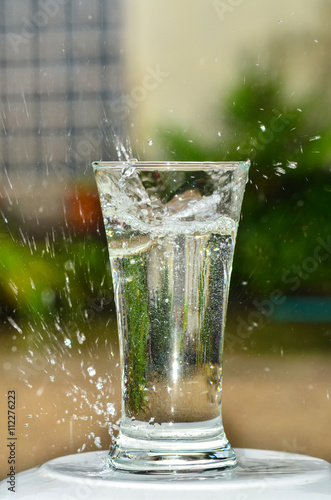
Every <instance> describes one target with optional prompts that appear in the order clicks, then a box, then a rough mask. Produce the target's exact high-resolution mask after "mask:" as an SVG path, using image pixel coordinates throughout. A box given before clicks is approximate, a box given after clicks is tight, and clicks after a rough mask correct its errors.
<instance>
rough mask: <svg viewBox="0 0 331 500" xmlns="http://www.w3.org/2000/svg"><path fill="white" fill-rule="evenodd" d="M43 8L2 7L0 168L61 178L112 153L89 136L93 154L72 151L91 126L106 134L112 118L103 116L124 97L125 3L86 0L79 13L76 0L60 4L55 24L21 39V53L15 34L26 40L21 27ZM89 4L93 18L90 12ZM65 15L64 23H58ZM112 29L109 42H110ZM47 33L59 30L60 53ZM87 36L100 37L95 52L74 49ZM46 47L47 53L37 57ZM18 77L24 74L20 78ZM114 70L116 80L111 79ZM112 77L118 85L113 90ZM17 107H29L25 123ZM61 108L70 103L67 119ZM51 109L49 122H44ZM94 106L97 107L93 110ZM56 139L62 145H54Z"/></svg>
mask: <svg viewBox="0 0 331 500" xmlns="http://www.w3.org/2000/svg"><path fill="white" fill-rule="evenodd" d="M42 1H44V3H45V2H47V0H42ZM52 1H53V2H56V0H52ZM40 5H41V2H40V1H39V0H28V1H27V2H26V3H23V2H22V0H4V1H3V2H2V5H1V8H0V17H1V23H0V41H2V42H5V43H2V45H1V52H0V75H1V78H0V149H1V151H0V162H1V164H2V168H1V170H3V171H4V170H6V171H7V172H12V171H19V172H20V173H22V172H24V171H26V172H28V173H29V174H31V173H35V174H36V175H38V176H40V175H43V174H45V173H47V174H49V173H52V172H53V173H55V174H56V175H58V176H59V175H60V176H64V175H67V174H74V175H77V174H78V175H79V174H80V173H82V174H83V173H84V171H85V170H86V163H87V162H89V161H90V160H94V159H100V158H101V157H102V153H103V152H105V151H106V152H107V158H108V159H109V157H111V155H112V148H111V147H109V144H107V146H105V145H104V141H102V142H100V141H99V142H100V143H98V144H96V143H95V142H94V143H93V141H91V144H90V146H91V148H90V149H91V151H89V154H88V155H84V154H82V153H81V152H80V153H79V154H78V153H77V154H75V152H76V151H77V148H79V145H80V144H81V143H82V140H84V138H85V141H86V140H87V139H86V137H87V136H88V134H89V132H90V131H93V130H97V129H99V130H101V131H102V129H103V123H104V122H105V121H108V122H111V120H112V117H111V116H107V119H106V120H105V111H104V110H109V109H110V107H111V106H110V105H111V103H112V102H113V100H114V99H117V98H118V97H119V96H120V94H121V88H120V81H121V78H120V77H119V75H118V74H119V73H120V72H121V58H120V47H119V43H120V41H119V38H120V37H119V35H120V29H121V26H120V25H119V20H120V15H121V13H120V0H90V3H88V2H85V5H84V9H85V10H84V12H85V14H82V11H81V12H79V11H78V9H80V6H81V2H80V1H79V0H73V1H70V2H67V3H65V5H63V6H61V5H58V10H59V12H60V9H63V12H62V11H61V12H60V14H61V16H60V15H59V19H58V20H56V19H54V18H53V19H51V21H52V22H50V23H49V25H46V26H41V25H40V26H36V25H35V30H33V31H31V32H30V38H29V39H27V38H25V39H24V42H22V43H20V44H19V49H20V50H14V49H15V47H14V46H13V36H23V38H24V26H26V25H27V21H28V22H29V23H33V22H34V20H35V19H36V16H37V15H38V12H40V9H41V7H40ZM20 8H22V12H23V10H24V13H23V14H21V11H20ZM89 9H91V13H93V16H92V15H91V16H89ZM78 14H79V15H78ZM61 17H62V18H63V19H64V22H63V21H62V22H60V18H61ZM91 17H93V19H91ZM110 32H111V33H112V38H111V39H112V41H113V42H112V44H110V43H109V39H110V37H109V33H110ZM50 33H55V34H56V33H58V34H59V40H63V39H64V42H63V41H62V42H61V43H63V51H62V52H63V57H58V56H57V57H54V53H55V51H54V50H53V49H54V48H55V47H52V46H50V47H48V46H45V45H43V46H42V43H43V41H44V40H45V38H44V37H45V36H46V37H47V34H50ZM82 33H84V35H85V36H86V37H87V40H88V39H89V36H92V34H93V36H94V37H95V36H96V33H97V36H98V39H99V41H98V43H97V45H96V46H95V50H94V52H93V53H91V47H89V50H88V55H87V54H85V53H84V50H83V49H81V48H79V53H76V52H75V49H74V39H75V35H76V34H79V36H80V37H81V36H82ZM63 34H64V38H63V36H62V35H63ZM46 41H47V40H46ZM48 43H49V42H48ZM59 43H60V41H59ZM87 43H88V42H87ZM41 47H42V49H43V50H42V52H43V56H41V55H40V52H41ZM45 47H46V48H45ZM46 49H47V50H48V49H49V56H48V54H47V53H46V55H45V51H46V52H47V50H46ZM57 49H60V47H59V46H58V47H57ZM57 52H59V50H58V51H57ZM80 68H81V70H80ZM25 70H26V72H25ZM54 70H55V71H54ZM79 71H84V78H85V81H86V82H87V86H86V87H83V86H80V84H81V80H80V73H79ZM48 72H50V73H49V75H50V76H49V77H47V73H48ZM45 74H46V76H45ZM52 74H53V76H52ZM16 75H20V77H19V78H18V79H15V76H16ZM114 75H115V76H116V78H115V79H114V78H110V76H113V77H114ZM117 75H118V78H117ZM48 78H49V81H48ZM110 81H113V82H114V81H115V82H116V85H114V86H113V87H112V88H110V85H109V82H110ZM89 82H91V84H90V83H89ZM117 83H118V85H117ZM20 105H22V106H21V107H22V109H23V111H24V108H26V110H27V111H26V112H27V116H25V117H24V120H22V122H24V123H22V124H21V123H20V117H19V115H18V116H17V117H16V116H13V113H15V110H16V107H17V106H20ZM57 105H58V107H60V106H61V109H62V111H63V107H64V106H65V113H64V115H65V119H63V112H62V114H61V113H57V110H56V108H57ZM46 106H51V107H52V108H51V109H54V113H52V120H51V121H52V124H51V125H49V124H47V123H44V120H43V115H44V111H45V109H46ZM28 108H29V114H28ZM85 108H86V110H87V111H86V113H85V114H84V113H82V112H81V111H82V110H83V109H85ZM89 109H94V110H96V112H94V113H89V112H88V110H89ZM79 112H80V113H79ZM57 114H58V120H57ZM76 115H79V116H83V119H81V118H80V119H78V118H77V117H76ZM106 126H107V127H108V125H106ZM112 127H113V128H116V124H113V123H112ZM54 144H55V145H56V144H58V145H60V146H61V147H60V148H57V147H55V146H54ZM22 145H23V146H24V148H23V147H22ZM23 149H24V151H23ZM81 149H82V148H81ZM60 150H61V151H60ZM68 158H69V162H68ZM59 166H60V168H59Z"/></svg>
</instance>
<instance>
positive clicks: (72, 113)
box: [0, 0, 331, 477]
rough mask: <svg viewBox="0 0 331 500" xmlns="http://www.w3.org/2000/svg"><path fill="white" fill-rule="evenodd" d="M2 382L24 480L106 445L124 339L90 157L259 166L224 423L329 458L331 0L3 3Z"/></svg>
mask: <svg viewBox="0 0 331 500" xmlns="http://www.w3.org/2000/svg"><path fill="white" fill-rule="evenodd" d="M0 12H1V16H0V74H1V78H0V118H1V123H0V338H1V354H0V356H1V359H0V373H1V377H0V387H1V396H0V397H1V404H0V411H1V414H0V418H1V422H2V423H1V425H0V428H1V431H0V437H1V445H0V460H1V461H2V465H3V467H2V468H1V470H2V477H5V475H6V473H7V469H6V467H7V465H6V464H7V455H6V454H7V450H6V446H5V440H6V437H7V423H6V422H7V406H6V401H7V400H6V394H7V392H8V390H15V391H16V394H17V409H16V415H17V437H18V450H19V455H18V456H19V458H18V470H22V469H26V468H28V467H31V466H33V465H37V464H40V463H42V462H44V461H45V460H48V459H50V458H54V457H56V456H59V455H63V454H67V453H76V452H77V451H90V450H95V449H99V448H103V449H106V448H108V447H109V446H110V444H111V441H112V438H113V436H114V435H116V431H117V429H118V419H119V417H120V379H119V365H118V362H119V360H118V343H117V328H116V318H115V314H114V304H113V294H112V285H111V278H110V274H109V263H108V255H107V248H106V241H105V236H104V234H103V232H104V230H103V223H102V219H101V213H100V208H99V201H98V197H97V192H96V186H95V182H94V178H93V173H92V168H91V162H92V161H95V160H101V159H102V160H117V159H125V158H130V157H131V158H132V157H135V158H139V159H141V160H143V159H154V160H164V159H168V160H192V161H193V160H196V161H200V160H202V161H208V160H210V161H211V160H214V161H218V160H231V161H232V160H241V159H243V160H246V159H250V160H251V171H250V181H249V184H248V186H247V190H246V194H245V200H244V205H243V210H242V213H243V215H242V220H241V224H240V228H239V234H238V240H237V246H236V253H235V260H234V266H233V275H232V282H231V292H230V303H229V313H228V322H227V329H226V350H225V361H224V390H223V393H224V397H223V414H224V422H225V429H226V431H227V434H228V438H229V440H230V441H231V444H232V445H233V446H234V447H252V448H263V449H268V448H269V449H275V450H283V451H288V452H295V453H304V454H307V455H314V456H317V457H321V458H324V459H326V460H329V461H330V460H331V428H330V421H331V401H330V393H331V363H330V359H331V279H330V278H331V219H330V216H329V212H330V196H331V125H330V118H329V117H330V102H331V89H330V85H329V80H330V76H331V66H330V57H329V54H330V49H331V35H330V30H329V23H328V20H329V19H330V17H331V5H330V2H328V0H314V2H313V1H307V2H305V4H304V6H303V5H302V2H301V1H300V0H286V1H285V0H280V1H279V2H277V3H276V4H274V3H272V4H271V3H270V2H265V1H263V0H251V1H250V2H247V1H246V0H193V1H192V0H182V1H181V2H175V1H174V0H167V1H165V0H159V1H158V2H155V1H154V2H153V1H152V0H140V2H134V1H133V0H122V1H120V0H72V1H68V0H10V1H9V0H4V1H3V2H2V3H1V6H0Z"/></svg>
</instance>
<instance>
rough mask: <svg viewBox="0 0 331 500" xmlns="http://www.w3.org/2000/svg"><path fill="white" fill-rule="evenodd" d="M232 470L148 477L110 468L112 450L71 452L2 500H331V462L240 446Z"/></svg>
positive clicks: (2, 488)
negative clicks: (234, 467)
mask: <svg viewBox="0 0 331 500" xmlns="http://www.w3.org/2000/svg"><path fill="white" fill-rule="evenodd" d="M235 451H236V454H237V458H238V467H237V468H236V469H235V470H233V471H231V472H221V473H220V472H208V473H200V474H195V475H194V476H191V475H189V476H188V475H174V476H172V477H169V476H162V477H160V476H153V475H152V476H145V475H140V474H138V475H137V474H130V473H120V472H114V471H112V470H110V469H108V468H107V465H106V464H107V455H108V451H100V452H89V453H82V454H76V455H68V456H64V457H60V458H56V459H54V460H51V461H49V462H47V463H45V464H44V465H42V466H41V467H35V468H33V469H30V470H27V471H24V472H20V473H19V474H17V475H16V480H15V483H16V488H15V490H16V491H15V493H14V494H13V493H12V492H10V491H8V486H9V485H8V484H7V481H6V480H4V481H2V482H1V483H0V498H1V499H2V500H7V499H15V500H21V499H23V498H24V499H25V500H74V499H77V500H106V499H107V500H124V499H125V500H137V499H142V500H186V499H187V500H198V499H199V500H216V499H218V500H253V499H254V500H255V499H261V500H262V499H263V500H276V499H277V500H280V499H281V500H296V499H299V500H308V499H309V500H326V499H328V500H331V464H329V463H328V462H326V461H324V460H321V459H317V458H314V457H309V456H306V455H297V454H292V453H283V452H276V451H267V450H250V449H236V450H235Z"/></svg>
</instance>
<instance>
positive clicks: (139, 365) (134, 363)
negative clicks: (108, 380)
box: [119, 255, 150, 416]
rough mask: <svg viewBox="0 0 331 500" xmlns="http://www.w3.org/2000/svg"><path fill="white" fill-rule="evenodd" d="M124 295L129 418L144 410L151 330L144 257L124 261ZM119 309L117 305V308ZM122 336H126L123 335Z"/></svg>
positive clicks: (126, 385) (125, 361)
mask: <svg viewBox="0 0 331 500" xmlns="http://www.w3.org/2000/svg"><path fill="white" fill-rule="evenodd" d="M120 265H121V266H122V272H123V278H124V279H123V294H124V296H125V301H126V319H127V323H128V325H127V329H126V334H127V337H125V338H123V342H124V343H125V344H127V345H126V347H125V348H124V353H125V356H126V358H125V360H124V371H125V377H126V379H127V380H126V384H125V388H126V389H125V394H124V397H125V402H126V405H127V409H128V412H129V414H130V415H131V416H136V415H137V414H138V413H139V412H140V411H141V410H144V407H145V406H146V402H145V387H146V369H147V362H148V356H147V340H148V334H149V329H150V319H149V315H148V289H147V284H146V279H145V276H146V269H145V267H146V256H145V255H139V256H138V255H137V256H135V257H134V258H132V257H131V258H128V259H123V260H122V262H121V264H120ZM119 307H120V305H119ZM122 333H123V334H124V333H125V332H122Z"/></svg>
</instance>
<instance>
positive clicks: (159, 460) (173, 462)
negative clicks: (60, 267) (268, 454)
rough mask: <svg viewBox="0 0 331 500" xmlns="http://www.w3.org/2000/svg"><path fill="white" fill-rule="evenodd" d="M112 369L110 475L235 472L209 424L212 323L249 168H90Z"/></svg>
mask: <svg viewBox="0 0 331 500" xmlns="http://www.w3.org/2000/svg"><path fill="white" fill-rule="evenodd" d="M93 167H94V172H95V177H96V182H97V186H98V191H99V195H100V201H101V208H102V213H103V218H104V226H105V230H106V236H107V242H108V249H109V257H110V262H111V269H112V277H113V285H114V296H115V303H116V310H117V320H118V330H119V338H120V358H121V368H122V418H121V425H120V430H119V434H118V437H117V440H116V444H115V446H114V447H113V449H112V451H111V453H110V459H109V461H110V465H111V466H112V467H113V468H115V469H120V470H126V471H132V472H141V473H144V472H145V473H153V472H154V473H169V472H170V473H171V472H174V471H176V472H190V471H199V470H206V469H223V470H224V469H228V468H232V467H235V465H236V456H235V453H234V451H233V449H232V448H231V446H230V444H229V442H228V440H227V438H226V436H225V433H224V429H223V423H222V414H221V395H222V358H223V339H224V324H225V316H226V309H227V300H228V293H229V282H230V275H231V268H232V259H233V251H234V245H235V239H236V233H237V227H238V222H239V217H240V210H241V204H242V199H243V195H244V190H245V185H246V182H247V177H248V170H249V163H245V162H238V163H232V162H231V163H230V162H220V163H209V162H204V163H197V162H196V163H192V162H139V161H136V160H132V161H127V162H98V163H94V164H93Z"/></svg>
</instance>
